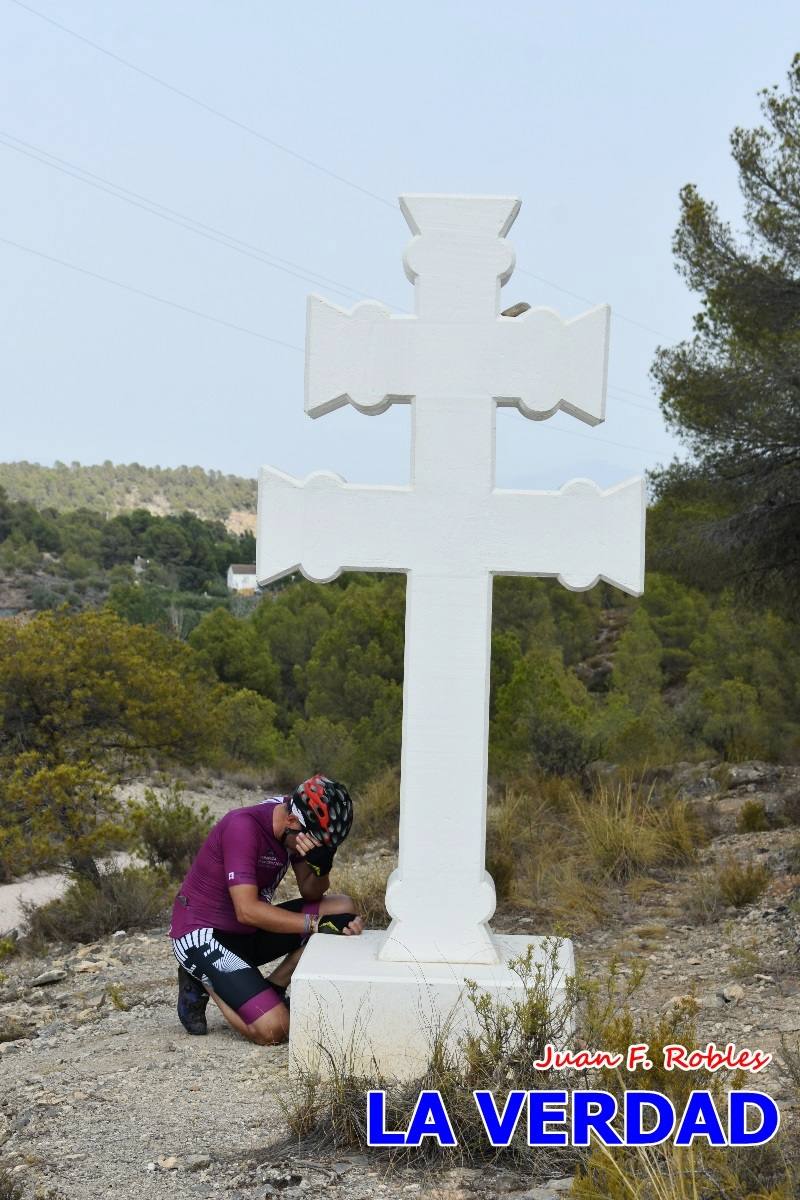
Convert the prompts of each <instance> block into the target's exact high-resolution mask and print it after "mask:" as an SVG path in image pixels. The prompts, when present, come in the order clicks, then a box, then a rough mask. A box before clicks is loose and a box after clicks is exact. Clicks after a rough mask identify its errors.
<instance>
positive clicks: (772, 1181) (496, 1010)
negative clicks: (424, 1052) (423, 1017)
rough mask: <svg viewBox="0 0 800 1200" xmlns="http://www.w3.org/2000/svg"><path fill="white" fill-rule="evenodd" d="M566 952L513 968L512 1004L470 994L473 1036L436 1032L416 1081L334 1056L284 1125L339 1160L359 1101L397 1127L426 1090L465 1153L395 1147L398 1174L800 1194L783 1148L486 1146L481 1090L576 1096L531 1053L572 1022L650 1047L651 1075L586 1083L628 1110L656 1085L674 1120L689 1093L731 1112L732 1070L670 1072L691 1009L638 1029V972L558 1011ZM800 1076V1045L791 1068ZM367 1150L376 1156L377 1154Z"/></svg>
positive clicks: (570, 996)
mask: <svg viewBox="0 0 800 1200" xmlns="http://www.w3.org/2000/svg"><path fill="white" fill-rule="evenodd" d="M557 961H558V942H557V940H555V939H551V941H550V943H549V946H547V947H546V949H545V953H544V958H543V959H542V960H539V961H537V962H536V963H534V962H533V959H532V956H531V954H530V953H529V954H528V955H526V956H523V957H521V958H520V959H518V960H517V961H516V963H515V964H513V965H514V969H515V970H516V971H517V973H518V976H519V979H520V982H521V983H522V997H521V999H520V1000H518V1001H516V1002H514V1003H511V1004H504V1003H501V1002H498V1001H497V1000H496V999H493V998H491V997H490V996H487V995H486V994H484V993H481V992H480V991H479V990H478V989H477V987H475V986H474V985H473V986H471V987H469V989H468V995H467V1001H466V1003H467V1004H468V1006H469V1009H470V1011H471V1015H472V1021H471V1026H470V1028H469V1031H468V1032H467V1033H466V1034H464V1035H462V1036H461V1037H460V1038H458V1039H457V1040H456V1041H455V1043H454V1042H453V1040H452V1039H451V1038H448V1032H449V1029H448V1025H447V1023H445V1025H444V1027H442V1028H440V1029H438V1030H436V1031H435V1036H434V1038H433V1042H432V1046H431V1052H430V1057H429V1061H428V1064H427V1067H426V1070H425V1072H424V1073H423V1075H422V1076H420V1077H419V1078H417V1079H414V1080H411V1081H407V1082H400V1081H397V1080H394V1079H391V1078H387V1077H385V1076H381V1075H380V1074H379V1073H378V1072H377V1071H376V1072H375V1074H374V1075H371V1076H369V1077H366V1076H365V1075H364V1074H363V1073H361V1074H359V1073H357V1072H355V1071H354V1070H353V1062H354V1061H355V1059H354V1056H353V1055H352V1054H348V1053H347V1052H345V1053H343V1054H342V1055H341V1056H340V1057H339V1058H338V1059H337V1058H335V1057H334V1056H328V1058H327V1060H326V1062H327V1069H326V1074H325V1077H324V1078H323V1077H320V1075H319V1074H315V1073H312V1072H301V1074H300V1077H299V1079H298V1081H297V1082H298V1087H297V1088H296V1089H295V1092H294V1094H293V1096H292V1098H291V1099H290V1100H288V1101H285V1102H284V1107H285V1112H286V1115H287V1120H288V1123H289V1128H290V1130H291V1133H292V1135H293V1138H294V1139H295V1145H296V1141H297V1140H300V1141H301V1142H302V1143H303V1146H304V1149H305V1150H309V1149H311V1150H312V1151H316V1152H317V1153H319V1152H320V1151H323V1152H324V1151H335V1150H337V1149H344V1148H358V1149H361V1150H364V1149H366V1130H365V1096H366V1093H367V1091H368V1090H370V1089H374V1088H380V1089H381V1090H383V1091H384V1093H385V1113H386V1123H387V1127H389V1128H398V1127H403V1126H404V1125H405V1124H406V1122H407V1120H408V1117H409V1115H410V1112H411V1110H412V1109H413V1107H414V1102H415V1100H416V1099H417V1098H418V1096H419V1093H420V1092H421V1091H422V1090H423V1089H427V1090H438V1092H439V1094H440V1096H441V1098H442V1100H443V1102H444V1104H445V1107H446V1109H447V1113H448V1116H449V1118H450V1121H451V1124H452V1127H453V1132H454V1134H455V1137H456V1141H457V1148H456V1149H453V1150H442V1149H440V1148H439V1147H438V1146H433V1147H432V1146H431V1144H430V1143H431V1141H432V1139H423V1145H422V1146H420V1147H419V1148H408V1149H402V1148H397V1149H394V1150H390V1151H388V1152H387V1153H388V1155H389V1157H390V1159H391V1160H392V1161H393V1162H395V1163H399V1164H403V1163H409V1162H413V1163H414V1164H415V1165H420V1164H421V1163H426V1162H427V1163H435V1164H436V1167H437V1169H438V1168H439V1167H440V1166H441V1165H442V1164H443V1163H447V1162H452V1161H453V1160H455V1161H460V1162H461V1163H462V1164H464V1165H467V1166H473V1167H474V1166H478V1165H480V1164H481V1163H484V1162H487V1161H490V1162H497V1161H498V1160H500V1161H502V1162H503V1165H509V1166H515V1167H518V1168H522V1169H524V1170H525V1171H526V1174H527V1176H528V1181H529V1183H533V1184H535V1182H536V1180H537V1179H544V1178H547V1177H548V1176H553V1175H556V1174H559V1175H563V1174H566V1173H568V1172H569V1173H572V1172H573V1171H574V1170H575V1168H576V1167H577V1168H578V1174H577V1177H576V1179H575V1181H574V1183H573V1187H572V1190H571V1192H570V1195H572V1196H574V1197H576V1198H580V1200H738V1198H739V1197H745V1196H748V1197H752V1200H755V1198H756V1196H757V1197H758V1198H759V1200H791V1198H792V1197H793V1196H795V1195H796V1187H797V1183H798V1176H797V1170H796V1167H794V1166H792V1164H791V1163H790V1162H789V1161H788V1160H787V1159H786V1158H785V1157H784V1155H783V1153H782V1151H781V1149H780V1146H779V1145H778V1144H777V1143H776V1142H773V1143H770V1144H769V1145H768V1146H764V1147H748V1149H747V1150H746V1151H743V1152H739V1151H737V1150H736V1149H735V1148H726V1150H724V1151H721V1150H718V1149H716V1148H712V1147H709V1146H706V1145H705V1144H703V1143H696V1144H694V1145H693V1146H691V1147H689V1148H688V1149H681V1148H677V1147H675V1146H674V1145H671V1144H669V1143H665V1144H664V1145H659V1146H655V1147H644V1148H643V1147H630V1148H619V1149H615V1150H613V1151H611V1150H609V1149H607V1148H606V1147H603V1146H600V1145H598V1144H597V1143H595V1144H593V1145H592V1146H591V1147H589V1148H586V1149H580V1148H566V1147H564V1148H558V1149H555V1148H552V1147H548V1148H541V1147H530V1146H528V1145H527V1141H526V1139H525V1137H524V1134H517V1135H516V1136H515V1137H514V1138H513V1139H512V1141H511V1143H510V1145H509V1146H508V1147H505V1148H501V1147H497V1148H492V1147H491V1146H490V1145H489V1143H488V1141H487V1138H486V1136H485V1130H484V1128H483V1125H482V1123H481V1122H480V1120H479V1117H478V1115H477V1109H476V1106H475V1104H474V1101H473V1097H472V1094H471V1093H472V1089H473V1088H488V1089H489V1090H492V1091H494V1092H495V1093H496V1094H499V1093H501V1092H503V1093H504V1092H507V1091H508V1090H509V1089H510V1088H518V1089H521V1090H529V1091H534V1090H537V1089H541V1088H543V1087H544V1088H547V1089H550V1088H554V1087H555V1088H565V1089H569V1088H570V1087H574V1086H575V1082H574V1077H573V1076H571V1075H570V1074H569V1073H567V1072H559V1071H549V1072H541V1071H538V1070H537V1069H536V1065H535V1064H536V1062H537V1056H538V1055H540V1054H541V1051H542V1049H543V1047H544V1045H545V1044H546V1043H547V1042H548V1041H550V1042H555V1043H556V1044H561V1045H564V1044H565V1043H566V1041H567V1040H568V1039H569V1034H570V1029H571V1025H572V1022H573V1020H574V1019H575V1016H576V1013H577V1014H579V1020H578V1029H579V1032H580V1035H581V1038H582V1039H583V1041H584V1044H588V1045H591V1046H595V1047H597V1046H602V1047H603V1048H607V1049H609V1050H612V1051H614V1050H616V1051H619V1052H623V1053H624V1052H625V1051H626V1050H627V1048H628V1047H629V1046H630V1045H632V1044H633V1043H647V1045H648V1046H649V1052H650V1057H651V1059H652V1061H653V1068H652V1069H651V1070H649V1071H646V1072H633V1073H628V1072H622V1071H616V1070H612V1069H610V1068H609V1069H603V1070H600V1071H597V1072H596V1073H593V1076H592V1084H591V1086H593V1087H597V1088H599V1089H602V1090H605V1091H607V1092H610V1093H611V1094H612V1095H613V1096H614V1097H615V1099H616V1100H617V1102H618V1104H621V1101H622V1098H623V1096H624V1093H625V1091H626V1089H631V1088H644V1089H648V1090H650V1089H653V1090H656V1091H659V1092H661V1093H663V1094H664V1095H665V1096H667V1097H668V1098H669V1100H670V1102H671V1103H672V1104H673V1106H674V1108H675V1109H676V1111H678V1112H680V1111H682V1110H683V1108H684V1106H685V1104H686V1101H687V1098H688V1095H689V1093H690V1092H691V1091H692V1090H694V1089H696V1088H705V1089H707V1090H708V1091H710V1092H711V1093H712V1094H713V1095H714V1096H715V1098H716V1101H717V1103H718V1105H719V1106H720V1110H722V1107H724V1096H725V1092H726V1090H729V1089H730V1088H731V1087H737V1086H741V1079H740V1077H738V1076H737V1075H736V1074H734V1073H733V1072H729V1071H728V1072H723V1073H721V1074H720V1073H717V1074H710V1073H705V1072H700V1073H698V1072H679V1071H667V1070H666V1069H665V1068H664V1066H663V1050H664V1047H665V1046H666V1045H668V1044H674V1043H679V1044H682V1045H685V1046H687V1047H694V1046H696V1045H697V1035H696V1030H695V1025H694V1021H695V1014H696V1011H697V1006H696V1005H694V1004H692V1003H686V1004H681V1005H676V1006H675V1007H673V1009H672V1010H671V1011H670V1012H669V1013H667V1014H665V1015H662V1016H661V1017H660V1018H658V1020H656V1021H655V1022H650V1023H648V1024H645V1025H641V1024H639V1022H638V1021H637V1020H636V1019H635V1018H634V1016H633V1014H632V1012H631V1009H630V1001H631V998H632V997H633V996H634V995H635V993H636V991H637V989H638V988H639V986H640V985H641V983H642V979H643V974H642V972H641V970H638V971H636V970H635V971H634V972H633V974H632V976H631V978H630V979H628V980H624V979H623V978H622V975H621V972H620V970H619V968H618V966H617V965H616V964H612V965H611V969H610V971H609V973H608V975H607V977H606V978H605V979H604V980H603V981H602V982H595V983H591V984H590V983H588V982H587V981H586V980H584V979H581V978H578V979H577V980H575V981H572V983H571V984H570V986H568V989H567V995H566V998H565V1000H564V1001H563V1003H561V1004H558V1005H553V1004H552V1001H551V997H552V993H553V983H554V971H555V967H556V964H557ZM795 1062H796V1067H797V1075H798V1079H800V1047H798V1053H797V1056H796V1059H795ZM371 1153H372V1154H373V1155H374V1154H375V1153H376V1151H375V1150H372V1151H371Z"/></svg>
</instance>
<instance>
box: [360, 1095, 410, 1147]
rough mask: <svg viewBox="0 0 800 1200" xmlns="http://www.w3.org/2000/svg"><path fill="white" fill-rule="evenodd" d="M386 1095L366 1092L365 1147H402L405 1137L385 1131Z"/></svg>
mask: <svg viewBox="0 0 800 1200" xmlns="http://www.w3.org/2000/svg"><path fill="white" fill-rule="evenodd" d="M385 1121H386V1093H385V1092H367V1145H368V1146H404V1145H405V1144H406V1135H405V1134H404V1133H396V1132H392V1131H390V1130H387V1129H385V1127H384V1126H385Z"/></svg>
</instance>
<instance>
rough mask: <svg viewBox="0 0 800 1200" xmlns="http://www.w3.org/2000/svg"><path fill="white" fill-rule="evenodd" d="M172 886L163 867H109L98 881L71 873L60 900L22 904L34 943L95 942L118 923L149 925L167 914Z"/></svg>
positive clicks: (138, 926) (126, 926)
mask: <svg viewBox="0 0 800 1200" xmlns="http://www.w3.org/2000/svg"><path fill="white" fill-rule="evenodd" d="M173 891H174V888H173V885H172V884H171V882H170V880H169V879H168V877H167V876H166V874H165V873H164V872H163V871H156V870H153V869H152V868H149V867H126V868H124V869H119V868H116V867H112V868H109V869H107V870H105V871H103V872H101V874H100V877H99V881H98V883H96V884H94V883H91V882H90V881H89V880H87V879H75V880H74V881H73V882H72V883H71V884H70V885H69V887H68V888H67V890H66V892H65V893H64V895H63V896H61V897H60V898H59V899H58V900H50V901H49V902H48V903H47V904H41V905H39V906H38V907H37V906H36V905H33V904H25V903H23V905H22V911H23V917H24V920H25V923H26V925H27V926H28V935H27V936H28V937H29V938H30V939H31V940H32V941H33V942H34V943H35V942H37V941H45V942H96V941H97V940H98V939H99V938H102V937H107V936H108V934H110V933H113V932H114V931H115V930H117V929H126V930H131V929H151V928H152V927H153V926H154V925H158V924H159V923H161V922H162V921H163V920H164V919H165V918H166V915H167V910H168V908H169V905H170V901H171V898H172V894H173Z"/></svg>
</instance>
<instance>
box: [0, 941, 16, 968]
mask: <svg viewBox="0 0 800 1200" xmlns="http://www.w3.org/2000/svg"><path fill="white" fill-rule="evenodd" d="M15 954H19V946H18V945H17V942H16V938H10V937H4V938H0V962H4V961H5V960H6V959H7V958H13V957H14V955H15Z"/></svg>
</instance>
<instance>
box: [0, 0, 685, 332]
mask: <svg viewBox="0 0 800 1200" xmlns="http://www.w3.org/2000/svg"><path fill="white" fill-rule="evenodd" d="M15 2H16V0H15ZM516 272H517V274H518V275H529V276H530V277H531V279H538V280H539V283H546V284H547V286H548V287H551V288H555V290H556V291H557V292H563V293H564V295H565V296H572V298H573V300H581V301H582V302H583V303H584V304H592V305H596V304H597V301H596V300H592V298H591V297H590V296H582V295H581V294H580V292H571V291H570V290H569V288H565V287H562V286H561V284H560V283H553V281H552V279H545V278H544V276H543V275H537V274H536V273H535V272H534V271H528V270H526V268H525V267H517V268H516ZM611 315H612V317H615V318H616V319H617V320H618V321H625V322H626V324H628V325H635V326H636V327H637V328H638V329H644V330H646V331H647V333H654V334H655V335H656V337H663V338H665V337H667V334H666V333H663V332H662V331H661V330H660V329H654V328H653V326H652V325H645V324H644V322H643V321H635V320H634V319H633V317H626V316H625V315H624V313H621V312H618V311H617V310H616V309H615V308H612V310H611ZM669 340H670V341H677V340H678V339H677V338H670V339H669Z"/></svg>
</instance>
